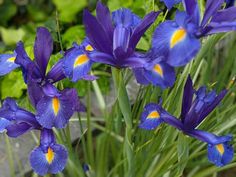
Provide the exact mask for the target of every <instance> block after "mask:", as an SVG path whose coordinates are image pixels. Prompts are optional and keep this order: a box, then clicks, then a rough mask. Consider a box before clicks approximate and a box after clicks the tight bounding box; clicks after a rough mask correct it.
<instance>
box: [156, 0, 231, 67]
mask: <svg viewBox="0 0 236 177" xmlns="http://www.w3.org/2000/svg"><path fill="white" fill-rule="evenodd" d="M223 3H224V0H207V3H206V10H205V13H204V15H203V18H202V20H201V21H200V11H199V8H198V4H197V1H196V0H183V4H184V7H185V11H184V12H180V11H178V12H177V13H176V17H175V20H167V21H165V22H163V23H161V24H160V25H159V26H158V27H157V29H156V31H155V32H154V35H153V41H152V46H153V50H154V51H158V52H160V51H161V52H162V55H164V56H167V59H166V62H167V63H168V64H169V65H171V66H183V65H185V64H187V63H188V62H189V61H190V60H192V59H193V57H194V56H195V55H196V54H197V53H198V51H199V49H200V47H201V43H200V40H199V38H201V37H204V36H208V35H211V34H215V33H222V32H228V31H232V30H236V21H235V19H236V7H230V8H227V9H220V8H221V5H222V4H223Z"/></svg>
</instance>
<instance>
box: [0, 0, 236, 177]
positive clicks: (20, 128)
mask: <svg viewBox="0 0 236 177" xmlns="http://www.w3.org/2000/svg"><path fill="white" fill-rule="evenodd" d="M162 1H164V3H165V4H166V6H167V8H168V9H171V8H172V7H173V6H174V5H175V4H177V3H180V2H181V0H162ZM182 3H183V6H184V11H177V12H176V16H175V19H174V20H166V21H164V22H163V23H161V24H159V26H157V28H156V30H155V32H154V34H153V39H152V46H151V48H150V50H149V51H147V52H145V53H144V52H140V51H137V50H136V46H137V44H138V42H139V41H140V39H141V37H142V36H143V35H144V33H145V31H146V30H148V28H149V27H150V26H151V25H152V24H153V23H154V22H155V20H156V18H157V17H158V15H159V14H160V12H150V13H149V14H147V15H146V16H145V17H144V18H143V19H141V18H140V17H138V16H137V15H135V14H134V13H132V12H131V11H130V10H129V9H125V8H121V9H118V10H116V11H114V12H112V13H110V11H109V9H108V8H107V7H106V6H104V5H103V4H102V3H101V2H98V3H97V7H96V17H95V16H93V15H92V14H91V13H90V12H89V11H87V10H84V13H83V23H84V26H85V30H86V38H85V40H84V41H83V42H82V43H81V44H80V45H78V44H76V43H74V44H73V46H72V48H70V49H69V50H67V51H66V52H65V53H64V57H63V58H61V59H60V60H59V61H58V62H57V63H56V64H55V65H54V66H53V67H52V68H51V70H50V71H48V72H46V70H47V65H48V62H49V58H50V55H51V54H52V51H53V40H52V37H51V35H50V33H49V31H48V30H47V29H46V28H43V27H40V28H38V29H37V35H36V40H35V45H34V60H31V59H30V58H29V56H28V55H27V53H26V52H25V50H24V45H23V43H22V42H19V43H18V44H17V47H16V49H15V51H14V53H13V54H2V55H0V75H1V76H2V75H5V74H7V73H9V72H11V71H12V70H14V69H16V68H21V70H22V73H23V78H24V81H25V83H26V84H27V87H28V95H29V99H30V101H31V103H32V105H33V106H34V108H35V113H34V114H33V113H30V112H28V111H26V110H24V109H22V108H20V107H18V106H17V104H16V102H15V101H14V100H13V99H11V98H7V99H6V100H5V101H4V103H3V106H2V108H1V109H0V117H1V118H0V131H1V132H2V131H4V130H6V132H7V135H8V136H10V137H18V136H20V135H22V134H24V133H25V132H28V131H30V130H38V131H40V132H41V138H40V145H39V147H37V148H36V149H34V150H33V151H32V153H31V155H30V163H31V166H32V168H33V169H34V170H35V172H37V173H38V174H40V175H44V174H46V173H53V174H55V173H58V172H60V171H62V170H63V169H64V167H65V165H66V160H67V151H66V149H65V147H63V146H62V145H59V144H56V140H55V137H54V134H53V131H52V128H53V127H55V128H59V129H60V128H64V127H65V126H66V125H67V123H68V121H69V119H70V118H71V116H72V115H73V113H74V112H76V111H77V112H78V111H83V110H84V108H83V106H82V105H81V103H80V101H79V99H78V96H77V92H76V90H75V89H64V90H58V89H57V88H56V86H55V83H56V82H58V81H61V80H63V79H64V78H66V77H67V78H69V79H70V80H71V81H72V82H77V81H78V80H81V79H84V80H94V79H97V77H96V76H93V75H91V74H90V70H91V68H92V65H93V63H103V64H107V65H110V66H112V67H117V68H130V69H132V71H133V73H134V76H135V78H136V80H137V82H138V83H140V84H142V85H148V84H152V85H154V86H159V87H161V88H162V89H165V88H167V87H171V86H173V84H174V82H175V69H174V67H179V66H184V65H186V64H187V63H189V62H190V61H191V60H192V59H193V58H194V57H195V56H196V55H197V53H198V51H199V50H200V48H201V42H200V40H201V38H203V37H206V36H208V35H212V34H215V33H222V32H228V31H232V30H236V21H235V20H236V7H234V6H233V4H234V1H227V2H226V3H227V5H226V7H225V8H223V6H222V4H223V3H224V0H207V2H206V8H205V9H206V10H205V12H204V14H203V17H202V18H201V17H200V10H199V6H198V3H197V1H196V0H182ZM222 8H223V9H222ZM205 90H206V88H205V87H202V88H200V89H199V90H198V91H194V90H193V88H192V82H191V79H190V78H188V81H187V83H186V86H185V91H184V97H183V108H182V114H181V120H179V119H177V118H175V117H174V116H172V115H171V114H169V113H168V112H166V111H165V110H164V109H163V108H162V107H161V106H160V105H157V104H149V105H147V106H146V107H145V110H144V112H143V114H142V119H141V124H140V127H141V128H144V129H154V128H156V127H157V126H158V125H159V124H160V123H161V122H166V123H168V124H170V125H172V126H174V127H176V128H177V129H179V130H181V131H183V132H184V133H185V134H187V135H189V136H192V137H195V138H197V139H199V140H201V141H204V142H207V143H208V144H209V145H208V150H209V155H208V157H209V160H210V161H212V162H213V163H215V164H216V165H217V166H222V165H225V164H227V163H229V162H230V161H231V159H232V156H233V149H232V147H231V146H230V145H229V143H228V142H229V141H230V140H231V138H232V137H231V136H225V137H218V136H216V135H213V134H210V133H207V132H203V131H201V130H197V129H196V127H197V126H198V125H199V124H200V123H201V122H202V121H203V120H204V119H205V117H206V116H207V115H208V114H209V113H210V112H211V111H212V110H213V109H214V108H215V107H216V106H217V105H218V104H219V102H220V101H221V100H222V99H223V97H224V95H225V94H226V91H223V92H221V93H220V94H219V95H218V96H217V95H216V93H215V92H210V93H208V94H206V91H205ZM194 93H195V94H196V99H195V100H194V101H192V98H193V94H194Z"/></svg>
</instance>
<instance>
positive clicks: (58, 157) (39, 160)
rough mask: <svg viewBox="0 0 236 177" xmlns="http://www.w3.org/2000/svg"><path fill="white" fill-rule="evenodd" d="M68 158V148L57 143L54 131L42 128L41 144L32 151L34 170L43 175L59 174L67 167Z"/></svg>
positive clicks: (31, 160)
mask: <svg viewBox="0 0 236 177" xmlns="http://www.w3.org/2000/svg"><path fill="white" fill-rule="evenodd" d="M67 158H68V153H67V150H66V148H65V147H64V146H62V145H60V144H57V143H56V140H55V136H54V134H53V131H52V130H49V129H42V130H41V137H40V145H39V147H36V148H35V149H34V150H33V151H32V152H31V154H30V158H29V160H30V164H31V166H32V168H33V170H34V171H35V172H36V173H37V174H39V175H41V176H44V175H46V174H47V173H51V174H57V173H59V172H61V171H62V170H63V169H64V168H65V166H66V162H67Z"/></svg>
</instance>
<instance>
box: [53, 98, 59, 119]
mask: <svg viewBox="0 0 236 177" xmlns="http://www.w3.org/2000/svg"><path fill="white" fill-rule="evenodd" d="M52 108H53V111H54V114H55V115H57V114H58V111H59V109H60V101H59V99H58V98H57V97H54V98H53V99H52Z"/></svg>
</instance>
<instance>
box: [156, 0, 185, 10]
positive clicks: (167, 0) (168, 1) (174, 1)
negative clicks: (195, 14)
mask: <svg viewBox="0 0 236 177" xmlns="http://www.w3.org/2000/svg"><path fill="white" fill-rule="evenodd" d="M161 1H162V2H164V3H165V5H166V7H167V8H168V9H169V10H170V9H171V8H172V7H173V6H174V5H175V4H178V3H180V2H181V0H161Z"/></svg>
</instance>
